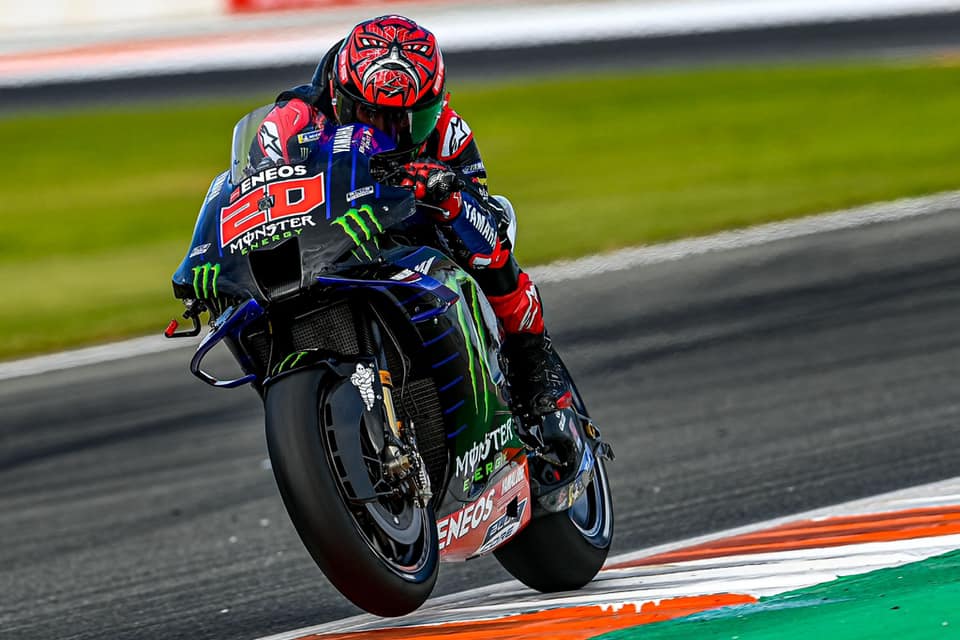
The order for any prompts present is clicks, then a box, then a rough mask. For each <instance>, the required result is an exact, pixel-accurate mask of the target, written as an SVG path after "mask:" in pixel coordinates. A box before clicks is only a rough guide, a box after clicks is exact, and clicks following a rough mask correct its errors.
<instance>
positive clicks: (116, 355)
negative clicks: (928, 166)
mask: <svg viewBox="0 0 960 640" xmlns="http://www.w3.org/2000/svg"><path fill="white" fill-rule="evenodd" d="M952 209H960V191H947V192H944V193H939V194H934V195H931V196H924V197H920V198H905V199H902V200H894V201H892V202H882V203H878V204H870V205H866V206H863V207H856V208H853V209H846V210H843V211H837V212H833V213H826V214H821V215H815V216H810V217H806V218H799V219H796V220H789V221H786V222H774V223H770V224H763V225H758V226H754V227H748V228H746V229H740V230H737V231H725V232H722V233H717V234H714V235H711V236H704V237H701V238H690V239H687V240H677V241H675V242H668V243H665V244H660V245H652V246H645V247H635V248H632V249H623V250H621V251H615V252H613V253H607V254H602V255H593V256H586V257H584V258H580V259H577V260H561V261H559V262H554V263H552V264H548V265H544V266H541V267H533V268H531V269H528V271H529V272H530V275H531V277H532V278H533V279H534V281H536V282H538V283H547V282H562V281H565V280H578V279H582V278H589V277H592V276H595V275H598V274H602V273H609V272H612V271H623V270H626V269H633V268H635V267H639V266H643V265H650V264H658V263H662V262H671V261H674V260H680V259H683V258H686V257H689V256H697V255H702V254H705V253H711V252H715V251H731V250H735V249H742V248H744V247H753V246H757V245H762V244H767V243H771V242H777V241H779V240H787V239H790V238H800V237H803V236H809V235H813V234H816V233H826V232H829V231H840V230H843V229H854V228H857V227H864V226H868V225H874V224H880V223H885V222H896V221H899V220H906V219H908V218H916V217H920V216H926V215H932V214H937V213H943V212H945V211H950V210H952ZM160 320H161V321H162V319H160ZM195 344H196V341H193V340H165V339H163V338H161V337H159V336H156V337H154V336H149V337H146V338H137V339H134V340H128V341H125V342H117V343H114V344H107V345H102V346H98V347H90V348H86V349H79V350H76V351H66V352H63V353H56V354H51V355H46V356H38V357H34V358H28V359H25V360H17V361H12V362H6V363H0V380H10V379H12V378H20V377H23V376H29V375H36V374H40V373H48V372H51V371H58V370H61V369H71V368H73V367H79V366H84V365H92V364H100V363H103V362H110V361H113V360H121V359H124V358H131V357H135V356H142V355H146V354H150V353H158V352H161V351H169V350H171V349H176V348H179V347H186V346H194V345H195Z"/></svg>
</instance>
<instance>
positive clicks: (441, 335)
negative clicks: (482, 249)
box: [396, 248, 523, 513]
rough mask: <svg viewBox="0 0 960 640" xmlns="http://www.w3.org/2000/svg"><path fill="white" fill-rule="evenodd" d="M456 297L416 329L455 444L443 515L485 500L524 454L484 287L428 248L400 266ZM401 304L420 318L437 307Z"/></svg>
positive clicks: (412, 299) (418, 298) (421, 300)
mask: <svg viewBox="0 0 960 640" xmlns="http://www.w3.org/2000/svg"><path fill="white" fill-rule="evenodd" d="M396 264H398V265H399V266H401V267H405V268H407V269H410V270H412V271H416V272H419V273H423V274H426V275H428V276H429V277H431V278H433V279H434V280H437V281H439V282H440V283H442V284H443V286H444V287H446V288H447V289H448V290H450V291H453V292H454V293H455V294H456V296H457V301H456V302H455V303H454V304H452V305H451V306H450V307H449V308H447V309H446V311H445V312H444V313H443V314H442V315H439V316H437V317H434V318H432V319H430V320H427V321H424V322H419V323H417V327H418V329H419V333H420V336H421V338H422V343H421V345H420V346H421V350H420V352H419V354H418V357H419V358H420V359H421V361H422V362H424V363H425V365H426V366H425V368H429V370H430V373H431V375H432V377H433V379H434V381H435V382H436V385H437V391H438V393H439V396H440V406H441V409H442V411H443V419H444V423H445V426H446V434H447V438H448V440H449V441H450V445H451V446H450V451H451V461H450V464H451V471H452V473H451V477H450V484H449V489H448V495H449V496H450V497H451V498H452V500H451V501H450V503H449V504H445V505H444V507H443V508H442V509H441V513H449V512H450V511H453V510H455V509H457V508H459V507H460V506H462V505H460V504H458V503H457V502H458V501H467V500H472V499H474V498H476V497H477V496H478V495H480V494H481V493H483V492H484V491H485V490H486V489H487V487H488V486H489V484H490V481H491V480H493V479H494V478H495V476H497V474H498V472H500V471H501V470H503V469H504V468H505V467H506V466H507V464H508V463H509V462H510V461H511V460H512V459H514V458H516V457H517V456H518V455H520V453H521V452H522V450H523V445H522V443H521V441H520V439H519V437H518V436H517V433H516V427H515V425H514V420H513V415H512V412H511V410H510V405H509V402H508V400H507V397H506V395H505V392H504V384H503V373H502V372H501V370H500V366H499V363H498V357H497V354H498V353H499V350H500V338H499V331H498V329H497V321H496V317H495V316H494V314H493V310H492V309H491V308H490V305H489V303H488V302H487V300H486V298H485V297H484V296H483V294H482V293H480V291H479V288H478V286H477V283H476V282H475V281H474V280H473V278H471V277H470V276H469V275H468V274H467V273H466V272H465V271H463V270H462V269H461V268H460V267H459V266H457V265H456V263H454V262H453V261H451V260H450V259H449V258H447V257H446V256H444V255H443V254H442V253H440V252H438V251H436V250H434V249H430V248H423V249H420V250H418V251H415V252H413V253H412V254H410V255H408V256H406V257H404V258H403V259H402V260H398V261H396ZM397 299H398V304H400V305H401V306H403V307H404V311H405V312H406V313H407V314H408V315H409V316H410V317H415V316H417V315H418V314H423V313H424V307H426V306H429V305H431V304H436V302H435V301H436V298H435V297H433V296H429V295H416V294H410V295H408V297H407V298H406V299H400V298H399V297H398V298H397Z"/></svg>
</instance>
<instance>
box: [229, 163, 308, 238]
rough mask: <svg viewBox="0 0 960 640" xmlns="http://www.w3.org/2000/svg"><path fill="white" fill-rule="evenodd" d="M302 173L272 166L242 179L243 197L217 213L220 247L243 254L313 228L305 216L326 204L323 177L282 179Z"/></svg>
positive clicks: (300, 170)
mask: <svg viewBox="0 0 960 640" xmlns="http://www.w3.org/2000/svg"><path fill="white" fill-rule="evenodd" d="M304 173H306V168H305V167H300V166H298V167H290V166H284V167H273V168H271V169H268V170H266V171H262V172H260V173H258V174H256V175H253V176H250V177H249V178H247V179H246V180H244V182H243V183H242V184H241V185H240V191H241V193H244V189H246V190H247V192H246V195H243V197H241V198H239V199H238V200H237V201H236V202H234V203H232V204H230V205H228V206H226V207H223V208H222V209H221V210H220V246H221V247H223V248H228V247H229V249H230V253H240V254H241V255H246V254H247V253H248V252H250V251H252V250H253V249H259V248H261V247H263V246H265V245H267V244H270V243H275V242H280V241H281V240H285V239H287V238H291V237H293V236H299V235H300V234H302V233H303V230H304V229H305V228H307V227H315V226H316V223H315V222H314V221H313V216H311V215H308V214H309V213H310V212H311V211H313V210H314V209H315V208H317V207H318V206H320V205H322V204H323V203H324V202H325V201H326V196H325V191H324V184H323V177H324V176H323V174H322V173H320V174H317V175H315V176H313V177H310V178H299V177H294V178H292V179H287V180H281V179H282V178H286V177H288V176H300V175H303V174H304ZM274 180H281V181H279V182H274Z"/></svg>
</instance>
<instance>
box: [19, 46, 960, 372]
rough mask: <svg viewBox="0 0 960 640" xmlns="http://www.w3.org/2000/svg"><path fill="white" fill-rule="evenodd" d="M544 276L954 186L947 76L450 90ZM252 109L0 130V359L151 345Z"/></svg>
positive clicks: (664, 76) (800, 72) (214, 108)
mask: <svg viewBox="0 0 960 640" xmlns="http://www.w3.org/2000/svg"><path fill="white" fill-rule="evenodd" d="M453 92H454V98H453V104H454V105H455V106H456V108H457V109H458V111H460V113H461V114H463V115H464V116H465V117H467V119H468V121H469V122H470V124H471V126H472V128H473V130H474V131H475V133H476V135H477V138H478V141H479V143H480V145H481V151H482V152H483V154H484V159H485V162H486V164H487V167H488V170H489V172H490V187H491V190H492V191H493V192H495V193H504V194H507V195H509V196H510V197H511V199H512V200H513V202H514V204H515V205H516V208H517V211H518V213H519V217H520V240H519V249H518V254H519V257H520V258H521V262H522V263H523V264H531V263H540V262H545V261H549V260H553V259H556V258H561V257H572V256H577V255H582V254H585V253H591V252H595V251H605V250H610V249H614V248H618V247H623V246H629V245H635V244H639V243H647V242H656V241H662V240H667V239H671V238H676V237H680V236H686V235H692V234H704V233H709V232H712V231H716V230H719V229H726V228H730V227H735V226H742V225H748V224H754V223H758V222H764V221H769V220H776V219H782V218H787V217H792V216H797V215H802V214H807V213H814V212H818V211H823V210H829V209H836V208H841V207H846V206H851V205H856V204H861V203H865V202H870V201H876V200H884V199H891V198H897V197H902V196H909V195H918V194H923V193H929V192H934V191H940V190H944V189H952V188H957V187H958V186H960V170H958V166H960V165H958V159H960V118H958V116H957V114H958V113H960V69H958V68H956V67H953V66H948V65H937V64H927V63H919V62H918V63H915V64H910V65H907V64H897V65H889V64H885V65H867V64H863V65H859V66H843V67H828V66H812V67H797V68H770V69H736V70H712V71H699V72H675V73H646V74H639V73H638V74H632V75H608V76H601V77H594V78H591V79H586V78H584V77H571V78H563V79H547V80H541V81H535V82H529V81H528V82H524V83H522V84H520V83H516V84H509V85H502V86H480V85H468V86H462V87H457V86H454V87H453ZM261 101H262V100H251V101H250V102H246V103H244V102H238V101H237V100H231V101H223V102H221V103H211V104H205V105H197V104H190V105H186V104H181V105H177V104H171V105H162V106H155V107H153V108H147V107H134V106H131V107H126V108H115V109H112V110H110V111H100V112H76V113H51V114H48V115H33V116H29V117H12V118H7V119H3V120H0V139H2V140H3V149H4V151H5V155H6V157H7V158H8V162H7V167H6V168H5V171H4V173H3V174H2V177H0V194H2V203H3V204H2V213H0V220H2V233H0V278H2V281H3V282H5V283H9V284H12V286H13V295H12V296H11V295H10V294H9V293H8V294H7V295H5V296H3V297H2V299H0V358H9V357H14V356H18V355H23V354H27V353H33V352H39V351H44V350H51V349H57V348H62V347H66V346H73V345H80V344H84V343H91V342H97V341H102V340H106V339H114V338H120V337H124V336H131V335H139V334H143V333H145V332H152V331H159V330H160V329H162V327H163V326H164V325H165V324H166V321H167V320H168V319H169V318H170V317H171V316H173V315H174V314H176V313H177V312H178V305H177V303H176V302H174V301H173V300H172V297H171V295H170V284H169V277H170V275H171V274H172V272H173V270H174V269H175V268H176V266H177V264H178V263H179V261H180V259H181V258H182V257H183V252H184V251H185V250H186V248H187V244H188V241H189V237H190V233H191V231H192V226H193V221H194V219H195V216H196V213H197V209H198V207H199V205H200V201H201V200H202V198H203V195H204V193H205V192H206V189H207V186H208V185H209V181H210V179H211V178H212V177H213V176H214V175H215V174H216V173H218V172H219V171H220V170H222V168H225V166H226V164H227V162H228V155H229V140H230V132H231V128H232V125H233V123H234V122H235V121H236V119H237V118H239V117H240V116H241V115H243V114H244V113H245V112H246V111H247V110H249V109H251V108H253V107H254V106H257V104H258V103H259V102H261Z"/></svg>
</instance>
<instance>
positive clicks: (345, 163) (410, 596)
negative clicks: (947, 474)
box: [165, 107, 613, 616]
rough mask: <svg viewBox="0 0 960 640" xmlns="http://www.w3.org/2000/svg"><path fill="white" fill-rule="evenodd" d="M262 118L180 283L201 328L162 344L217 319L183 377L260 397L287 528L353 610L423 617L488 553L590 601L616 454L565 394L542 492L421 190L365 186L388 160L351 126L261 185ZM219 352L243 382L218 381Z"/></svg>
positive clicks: (495, 336) (533, 580) (276, 169)
mask: <svg viewBox="0 0 960 640" xmlns="http://www.w3.org/2000/svg"><path fill="white" fill-rule="evenodd" d="M269 110H270V107H263V108H261V109H258V110H256V111H254V112H252V113H250V114H249V115H247V116H246V117H245V118H243V119H242V120H241V121H240V122H239V123H238V124H237V126H236V128H235V130H234V141H233V156H232V165H231V168H230V170H229V171H226V172H224V173H223V174H221V175H220V176H218V177H217V178H216V179H214V180H213V183H212V184H211V186H210V189H209V191H208V193H207V195H206V198H205V200H204V203H203V206H202V209H201V212H200V215H199V218H198V219H197V223H196V228H195V231H194V235H193V240H192V242H191V245H190V248H189V250H188V252H187V255H186V257H185V258H184V260H183V262H182V264H181V265H180V267H179V269H177V271H176V273H175V274H174V276H173V288H174V293H175V295H176V297H177V298H179V299H180V300H182V301H183V303H184V305H185V307H186V309H185V311H184V314H183V317H184V318H185V319H187V320H189V321H190V322H192V327H189V328H186V329H179V328H178V322H177V321H173V322H171V324H170V326H169V327H168V328H167V330H166V332H165V334H166V335H167V336H168V337H183V336H196V335H198V334H199V333H200V332H201V329H202V326H201V325H202V322H201V314H204V313H206V314H208V317H209V325H210V326H209V331H208V333H207V334H206V335H205V337H204V338H203V340H202V341H201V343H200V345H199V347H198V348H197V351H196V353H195V354H194V356H193V359H192V361H191V363H190V370H191V371H192V372H193V373H194V374H195V375H196V376H198V377H199V378H200V379H201V380H203V381H204V382H207V383H209V384H211V385H213V386H216V387H224V388H233V387H237V386H241V385H246V384H249V385H252V386H253V388H254V389H255V390H256V391H257V393H259V394H260V396H261V398H262V399H263V403H264V408H265V414H266V434H267V445H268V449H269V455H270V460H271V463H272V466H273V471H274V474H275V476H276V480H277V485H278V486H279V489H280V494H281V496H282V498H283V502H284V505H285V506H286V509H287V512H288V513H289V515H290V518H291V520H292V521H293V523H294V525H295V527H296V529H297V531H298V533H299V534H300V537H301V539H302V540H303V543H304V545H305V546H306V548H307V550H308V551H309V552H310V554H311V556H312V557H313V559H314V560H315V561H316V563H317V564H318V565H319V567H320V568H321V569H322V570H323V572H324V573H325V574H326V576H327V577H328V578H329V580H330V581H331V582H332V583H333V585H334V586H335V587H336V588H337V589H338V590H339V591H340V592H341V593H343V595H345V596H346V597H347V598H349V599H350V600H351V601H352V602H354V603H355V604H356V605H357V606H359V607H361V608H363V609H365V610H367V611H369V612H371V613H374V614H378V615H382V616H397V615H403V614H405V613H408V612H410V611H413V610H414V609H416V608H417V607H419V606H420V605H421V604H422V603H423V602H424V601H425V600H426V599H427V597H428V596H429V595H430V592H431V591H432V589H433V586H434V583H435V581H436V578H437V570H438V563H439V561H440V560H445V561H446V560H451V561H456V560H465V559H468V558H473V557H476V556H480V555H483V554H487V553H490V552H493V553H494V554H495V555H496V557H497V559H498V560H499V561H500V562H501V563H502V564H503V566H504V567H505V568H506V569H507V570H508V571H509V572H510V573H511V574H513V575H514V576H515V577H517V578H518V579H519V580H521V581H522V582H524V583H525V584H527V585H529V586H530V587H532V588H534V589H538V590H540V591H559V590H568V589H577V588H580V587H581V586H583V585H584V584H586V583H587V582H589V581H590V580H591V579H592V578H593V577H594V576H595V575H596V573H597V571H599V569H600V567H601V566H602V564H603V562H604V560H605V558H606V556H607V552H608V550H609V548H610V542H611V537H612V534H613V511H612V503H611V497H610V487H609V484H608V481H607V474H606V470H605V467H604V460H605V459H612V452H611V450H610V448H609V446H608V445H607V444H606V443H604V442H603V441H602V440H601V438H600V433H599V431H598V430H597V428H596V426H595V425H594V424H593V423H592V421H591V420H590V418H589V417H588V414H587V410H586V408H585V406H584V404H583V401H582V399H581V398H580V396H579V394H578V393H576V391H575V389H576V388H575V387H574V386H573V383H572V380H571V381H570V382H571V388H573V389H574V403H573V407H572V408H570V409H566V410H563V411H558V412H556V413H554V414H551V415H549V416H546V417H545V418H544V420H545V422H546V423H548V424H546V426H544V428H546V427H550V428H553V429H561V430H562V429H564V428H567V429H569V430H570V431H571V433H572V434H573V436H574V442H575V447H574V448H575V451H574V452H573V457H572V459H573V460H574V462H573V464H574V465H575V466H574V467H572V468H571V469H570V471H571V473H570V476H569V477H571V478H572V480H571V481H570V482H568V483H566V484H564V485H562V486H560V487H555V486H546V485H541V484H540V482H539V479H538V474H537V470H538V469H539V468H541V458H540V454H541V453H542V451H541V447H538V438H537V433H536V430H533V431H532V432H531V431H529V430H528V429H526V428H524V427H522V426H521V423H520V422H519V420H518V417H517V416H515V415H514V414H513V412H512V411H511V408H510V403H509V393H510V390H509V387H508V383H507V381H506V377H505V376H504V371H503V366H502V364H501V359H500V357H499V349H500V333H499V330H498V325H497V321H496V318H495V316H494V314H493V311H492V309H491V307H490V305H489V303H488V302H487V300H486V298H485V297H484V295H483V293H482V292H481V291H480V289H479V288H478V286H477V284H476V282H474V281H473V279H472V278H471V277H470V276H469V275H468V274H467V273H466V272H465V271H464V270H463V269H461V268H460V267H459V266H458V265H457V264H456V263H455V262H454V261H453V260H451V259H450V257H448V256H447V255H445V254H444V253H443V252H442V251H440V250H439V249H438V248H436V247H442V246H445V245H444V244H443V243H442V242H441V241H439V237H438V232H437V230H436V227H435V225H418V224H416V222H417V220H418V216H420V215H422V212H418V205H417V203H416V201H415V200H414V199H413V197H412V195H411V194H410V193H409V191H407V190H403V189H399V188H395V187H390V186H387V185H385V184H382V183H380V182H378V181H377V180H375V179H374V176H373V175H371V168H370V159H371V157H372V156H374V154H375V153H377V152H378V151H380V150H383V149H387V148H389V146H390V145H391V144H392V143H390V142H389V141H388V140H385V139H384V137H383V136H382V134H380V133H379V132H377V131H375V130H374V129H372V128H370V127H364V126H361V125H349V126H344V127H340V128H339V129H337V130H336V132H335V134H334V135H331V136H328V137H326V138H325V140H323V141H321V140H319V139H318V140H316V141H308V142H313V146H314V148H312V149H311V152H310V153H309V154H308V156H307V158H306V159H305V160H304V161H303V162H300V163H297V164H286V165H279V166H277V165H271V166H268V167H262V166H258V167H255V166H251V161H250V158H249V149H250V148H251V144H253V143H254V141H255V137H256V136H257V134H258V131H259V130H260V124H261V122H262V121H263V118H264V117H265V116H266V114H267V113H268V112H269ZM318 137H319V136H318ZM503 203H504V204H505V205H506V206H505V207H504V209H505V211H506V212H507V213H506V214H505V216H504V220H503V224H504V225H505V227H509V228H510V229H513V228H515V221H514V219H513V217H512V210H511V209H510V207H509V203H506V201H505V200H504V201H503ZM218 344H225V345H226V346H227V347H228V348H229V350H230V352H231V353H232V355H233V356H234V357H235V359H236V361H237V363H238V364H239V366H240V368H241V369H242V374H241V375H239V376H238V377H236V378H234V379H220V378H218V377H216V376H214V375H212V374H210V373H208V372H207V371H206V370H205V368H204V359H205V357H206V356H207V355H208V354H209V353H210V351H211V350H212V349H213V348H214V347H215V346H216V345H218Z"/></svg>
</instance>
